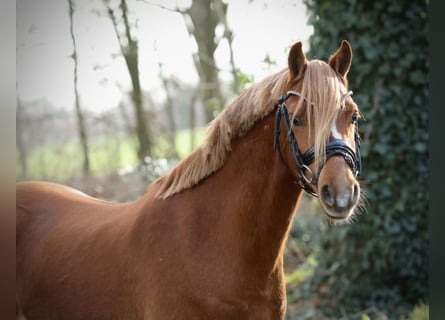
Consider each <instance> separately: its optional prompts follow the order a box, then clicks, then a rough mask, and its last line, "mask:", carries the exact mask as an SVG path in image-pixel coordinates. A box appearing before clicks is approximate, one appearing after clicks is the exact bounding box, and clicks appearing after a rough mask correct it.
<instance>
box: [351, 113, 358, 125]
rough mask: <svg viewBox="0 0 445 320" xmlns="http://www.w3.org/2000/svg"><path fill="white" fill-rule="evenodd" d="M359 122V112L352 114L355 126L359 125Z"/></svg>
mask: <svg viewBox="0 0 445 320" xmlns="http://www.w3.org/2000/svg"><path fill="white" fill-rule="evenodd" d="M357 120H358V112H354V113H353V114H352V121H351V122H352V123H353V124H355V123H357Z"/></svg>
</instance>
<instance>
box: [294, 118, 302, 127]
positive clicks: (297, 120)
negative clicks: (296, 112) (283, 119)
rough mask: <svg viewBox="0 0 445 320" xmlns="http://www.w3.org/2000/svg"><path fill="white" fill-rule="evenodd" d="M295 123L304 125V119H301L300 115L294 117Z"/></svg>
mask: <svg viewBox="0 0 445 320" xmlns="http://www.w3.org/2000/svg"><path fill="white" fill-rule="evenodd" d="M293 123H294V126H297V127H300V126H302V125H303V120H301V119H300V118H299V117H294V119H293Z"/></svg>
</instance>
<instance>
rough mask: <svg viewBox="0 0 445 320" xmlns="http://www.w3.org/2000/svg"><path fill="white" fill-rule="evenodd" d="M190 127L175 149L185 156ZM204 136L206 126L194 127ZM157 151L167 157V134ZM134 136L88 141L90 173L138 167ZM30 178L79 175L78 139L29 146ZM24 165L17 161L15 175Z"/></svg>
mask: <svg viewBox="0 0 445 320" xmlns="http://www.w3.org/2000/svg"><path fill="white" fill-rule="evenodd" d="M190 134H191V132H190V130H181V131H179V132H178V133H177V134H176V136H175V143H176V150H177V152H178V155H179V156H180V157H181V158H183V157H185V156H186V155H188V154H189V153H190V152H191V151H192V146H191V143H190V140H191V139H190ZM204 137H205V129H204V128H197V129H195V140H196V141H195V143H196V144H197V145H199V144H200V143H201V142H202V141H203V140H204ZM155 145H156V148H155V149H154V155H155V157H156V158H159V159H164V158H166V154H165V150H167V145H168V141H167V139H166V138H165V137H162V136H158V137H157V139H156V144H155ZM135 146H136V140H135V138H134V137H120V136H106V137H104V136H101V137H96V138H92V139H90V141H89V152H90V154H89V155H90V162H91V175H92V176H102V175H107V174H110V173H113V172H116V171H117V170H119V169H122V168H124V167H128V166H130V167H132V168H134V167H137V166H138V163H139V162H140V161H139V160H138V159H137V157H136V155H135V153H134V152H133V151H134V149H135ZM27 164H28V172H27V175H28V178H32V179H43V180H55V181H64V180H67V179H69V178H72V177H75V176H79V175H80V174H81V172H82V152H81V146H80V143H79V142H78V141H77V140H73V141H70V142H63V143H52V144H43V145H39V146H36V147H34V148H32V149H31V150H29V154H28V155H27ZM22 170H23V169H22V168H21V166H20V164H19V163H17V165H16V179H17V180H20V179H21V177H22Z"/></svg>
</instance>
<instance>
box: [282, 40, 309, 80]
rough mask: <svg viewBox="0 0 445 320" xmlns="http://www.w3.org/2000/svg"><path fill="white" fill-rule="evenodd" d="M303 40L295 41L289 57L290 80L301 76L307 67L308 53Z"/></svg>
mask: <svg viewBox="0 0 445 320" xmlns="http://www.w3.org/2000/svg"><path fill="white" fill-rule="evenodd" d="M302 46H303V45H302V43H301V41H299V42H297V43H295V44H294V45H293V46H292V48H291V49H290V52H289V57H288V58H287V61H288V64H289V76H290V80H293V79H295V78H297V77H298V76H301V75H302V74H303V72H304V70H305V69H306V64H307V60H306V55H305V54H304V52H303V49H302Z"/></svg>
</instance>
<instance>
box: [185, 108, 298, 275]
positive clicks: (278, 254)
mask: <svg viewBox="0 0 445 320" xmlns="http://www.w3.org/2000/svg"><path fill="white" fill-rule="evenodd" d="M273 130H274V116H273V115H270V116H268V117H266V118H265V119H264V120H262V121H260V122H258V123H257V124H256V125H255V126H254V127H253V129H252V130H251V131H250V132H248V133H247V134H246V135H245V136H243V137H240V138H237V139H235V140H234V141H233V143H232V146H231V147H232V151H231V152H230V155H229V157H228V159H227V161H226V163H225V164H224V166H223V167H222V168H221V169H220V170H219V171H217V172H216V173H214V174H213V175H211V176H210V177H208V178H207V179H206V180H204V181H203V182H202V184H201V186H198V187H196V188H195V190H196V195H195V196H197V197H200V196H202V197H205V199H206V200H207V201H205V200H204V201H203V200H201V201H199V203H201V205H200V206H201V208H200V209H201V210H199V214H206V215H208V219H209V221H212V224H213V225H209V226H208V228H212V229H213V230H214V232H220V235H219V239H220V241H222V242H224V244H223V246H224V247H225V248H226V251H225V253H226V254H228V255H234V256H233V257H231V258H232V259H245V262H246V263H251V264H255V268H263V269H264V270H262V271H264V272H270V271H271V268H274V267H276V266H277V263H280V262H281V259H282V254H283V248H284V244H285V241H286V238H287V235H288V232H289V228H290V225H291V222H292V218H293V213H294V211H295V207H296V205H297V204H298V201H299V199H300V195H301V189H299V188H297V187H296V186H295V184H294V182H293V181H294V180H293V178H292V176H291V172H290V171H289V170H288V169H287V168H286V167H285V166H284V164H283V163H282V162H281V160H280V158H279V156H278V154H277V153H276V151H274V149H273ZM191 193H194V192H191ZM202 209H205V211H206V212H205V213H204V212H203V211H202ZM216 216H217V217H219V218H217V217H216ZM215 221H216V223H215Z"/></svg>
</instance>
